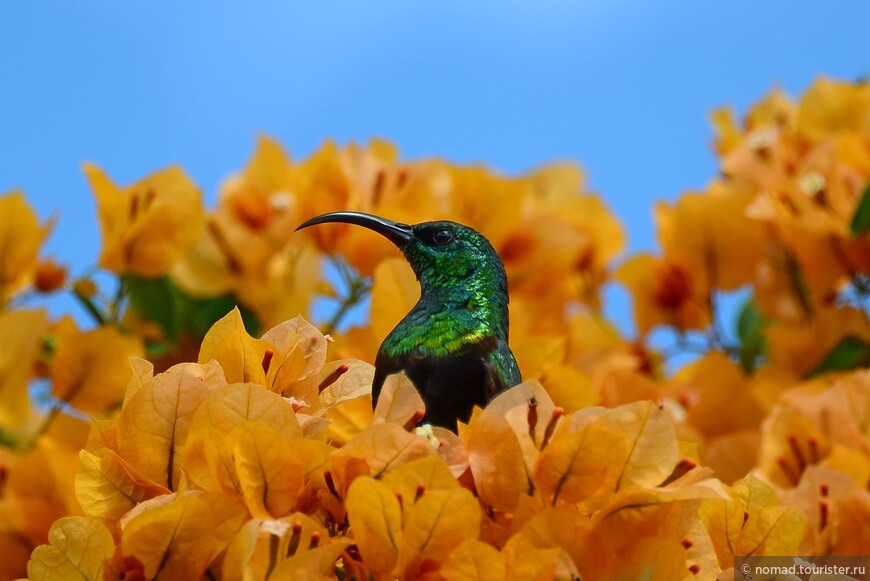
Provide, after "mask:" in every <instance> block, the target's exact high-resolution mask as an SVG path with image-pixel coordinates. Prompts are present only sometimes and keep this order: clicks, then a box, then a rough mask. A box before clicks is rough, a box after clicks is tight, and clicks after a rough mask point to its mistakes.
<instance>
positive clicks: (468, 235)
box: [296, 212, 507, 294]
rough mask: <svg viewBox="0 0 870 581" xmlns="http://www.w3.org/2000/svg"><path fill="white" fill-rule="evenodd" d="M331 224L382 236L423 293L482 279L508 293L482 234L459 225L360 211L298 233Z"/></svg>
mask: <svg viewBox="0 0 870 581" xmlns="http://www.w3.org/2000/svg"><path fill="white" fill-rule="evenodd" d="M329 222H343V223H347V224H356V225H357V226H362V227H364V228H368V229H369V230H373V231H375V232H377V233H378V234H381V235H382V236H384V237H385V238H387V239H388V240H390V241H391V242H392V243H393V244H395V245H396V246H397V247H398V248H399V250H401V251H402V253H403V254H404V255H405V257H406V258H407V259H408V262H409V263H410V264H411V268H412V269H413V270H414V273H415V274H416V275H417V278H418V279H419V280H420V284H421V286H422V288H423V291H424V292H427V291H435V290H436V289H441V288H446V289H449V288H451V287H458V286H460V285H466V284H467V283H468V282H469V279H472V278H477V279H482V280H481V282H485V283H486V284H487V285H492V286H493V287H494V288H493V289H492V290H493V291H503V292H505V294H506V292H507V282H506V277H505V273H504V266H503V265H502V262H501V260H500V259H499V257H498V254H496V252H495V249H493V247H492V244H490V243H489V241H488V240H487V239H486V238H485V237H484V236H483V235H482V234H480V233H479V232H477V231H476V230H474V229H473V228H469V227H468V226H463V225H462V224H458V223H456V222H449V221H438V222H421V223H420V224H413V225H409V224H402V223H399V222H394V221H392V220H387V219H386V218H381V217H379V216H373V215H371V214H363V213H361V212H332V213H329V214H323V215H321V216H316V217H314V218H311V219H310V220H308V221H306V222H304V223H303V224H301V225H300V226H299V227H298V228H296V230H301V229H302V228H307V227H309V226H314V225H315V224H324V223H329Z"/></svg>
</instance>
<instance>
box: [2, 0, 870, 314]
mask: <svg viewBox="0 0 870 581" xmlns="http://www.w3.org/2000/svg"><path fill="white" fill-rule="evenodd" d="M714 4H715V5H714ZM868 23H870V3H868V2H866V1H842V2H828V3H816V2H813V3H810V2H798V1H794V0H792V1H778V0H770V1H767V0H765V1H758V0H755V1H749V0H732V1H731V2H721V3H711V2H697V0H695V1H690V0H673V1H669V2H641V1H638V0H635V1H630V0H610V1H605V0H586V1H580V0H578V1H575V2H568V1H555V0H553V1H547V0H540V1H535V2H532V1H529V0H526V1H523V2H519V1H502V2H496V1H489V0H475V1H472V2H468V1H466V2H459V1H452V0H442V1H438V2H414V1H409V0H404V1H401V0H387V1H378V2H362V1H355V2H353V1H345V2H336V1H328V0H320V1H303V2H286V1H285V2H281V1H254V2H228V1H210V2H205V1H191V2H172V3H170V2H163V1H157V2H148V3H133V2H123V1H113V2H110V1H108V0H104V1H94V2H5V3H3V5H2V7H0V55H2V56H0V78H2V79H3V83H4V86H3V90H2V91H0V131H2V139H0V192H4V191H7V190H9V189H12V188H15V187H18V188H21V189H23V190H24V191H25V193H26V194H27V195H28V197H29V199H30V200H31V202H32V203H33V204H34V205H35V206H36V207H37V208H38V210H39V212H40V215H41V216H43V217H44V216H47V215H48V214H49V213H51V212H58V213H59V215H60V222H59V224H58V226H57V228H56V230H55V233H54V235H53V236H52V238H51V240H50V241H49V243H48V245H47V249H48V253H49V254H53V255H55V256H57V257H58V258H60V259H62V260H63V261H65V262H68V263H70V264H72V266H73V271H80V270H81V269H83V268H84V267H86V266H87V265H89V264H91V263H93V262H94V260H95V257H96V255H97V252H98V249H99V233H98V228H97V226H96V218H95V213H94V202H93V199H92V197H91V194H90V191H89V189H88V187H87V184H86V183H85V180H84V177H83V175H82V173H81V170H80V166H81V163H82V162H84V161H94V162H96V163H98V164H100V165H101V166H103V167H104V168H105V169H106V170H107V171H109V173H110V175H112V176H113V177H114V178H115V179H116V180H118V181H120V182H122V183H126V182H129V181H132V180H135V179H137V178H139V177H141V176H143V175H145V174H147V173H149V172H151V171H153V170H155V169H158V168H160V167H163V166H165V165H168V164H171V163H180V164H181V165H182V166H184V168H185V169H186V170H187V171H188V172H189V173H190V174H191V175H192V176H193V178H194V179H195V180H196V181H197V183H198V184H199V185H200V186H201V187H202V188H203V189H204V191H205V193H206V199H207V200H208V201H209V202H212V201H213V200H214V197H215V191H216V188H217V185H218V184H219V183H220V181H221V180H222V179H223V178H224V177H225V176H226V175H227V174H228V173H230V172H232V171H234V170H235V169H237V168H239V167H241V166H242V165H243V164H244V163H245V162H246V160H247V158H248V156H249V155H250V153H251V151H252V147H253V140H254V138H255V136H256V135H257V134H258V133H262V132H265V133H269V134H271V135H273V136H275V137H277V138H278V139H279V140H281V141H282V142H283V143H284V144H285V146H287V148H288V149H289V150H290V151H291V152H292V154H293V155H294V156H297V157H302V156H305V155H307V154H308V153H310V152H311V151H312V150H314V149H315V148H317V147H318V146H319V144H321V143H322V142H323V140H325V139H327V138H335V139H337V140H338V141H340V142H347V141H349V140H356V141H365V140H367V139H368V138H370V137H385V138H388V139H391V140H393V141H394V142H395V143H397V144H398V145H399V146H400V148H401V150H402V152H403V155H404V156H405V157H407V158H414V157H420V156H431V155H438V156H442V157H445V158H447V159H450V160H453V161H456V162H484V163H487V164H489V165H491V166H492V167H494V168H496V169H498V170H501V171H504V172H508V173H516V172H521V171H524V170H527V169H530V168H532V167H534V166H536V165H539V164H541V163H544V162H548V161H554V160H572V161H576V162H578V163H580V164H581V165H582V166H583V168H584V169H585V171H586V173H587V176H588V179H589V183H590V184H591V187H592V188H593V189H594V190H595V191H597V192H599V193H600V194H601V195H602V196H603V197H604V198H605V199H606V201H607V203H608V204H609V206H610V207H611V208H612V209H613V211H614V212H615V213H616V214H617V215H618V216H619V218H620V219H621V220H622V222H623V223H624V224H625V226H626V229H627V230H628V232H629V235H630V248H631V249H632V250H638V249H648V248H652V247H653V245H654V227H653V224H652V220H651V218H650V212H651V208H652V206H653V204H654V203H655V201H657V200H659V199H674V198H675V197H676V196H678V195H679V194H680V192H682V191H684V190H686V189H690V188H699V187H702V186H703V185H704V184H705V183H706V182H707V181H708V180H709V179H710V178H711V177H712V176H713V175H714V174H715V172H716V166H715V161H714V159H713V156H712V155H711V153H710V149H709V143H710V140H711V135H712V134H711V129H710V126H709V123H708V120H707V115H708V113H709V111H710V110H711V109H712V108H714V107H717V106H719V105H723V104H727V105H731V106H733V107H735V108H736V109H737V110H738V111H743V110H745V108H746V107H747V106H748V105H749V104H750V103H752V102H753V101H755V100H756V99H758V98H759V97H761V96H762V95H763V94H764V93H766V92H767V91H768V90H770V88H772V87H774V86H781V87H784V88H785V89H786V90H787V91H788V92H790V93H791V94H793V95H795V94H799V93H800V92H802V91H803V90H804V89H805V88H806V87H807V86H808V85H809V84H810V83H811V81H812V80H813V79H814V78H816V77H817V76H819V75H823V74H824V75H829V76H834V77H839V78H845V79H854V78H857V77H860V76H867V75H870V61H868V55H870V41H868V38H870V35H868V26H867V24H868ZM611 310H612V315H613V316H614V318H615V319H617V320H619V321H622V322H625V321H627V320H628V317H629V312H628V305H627V304H626V303H625V301H624V298H621V297H619V296H616V295H614V299H613V305H612V309H611Z"/></svg>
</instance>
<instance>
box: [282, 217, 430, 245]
mask: <svg viewBox="0 0 870 581" xmlns="http://www.w3.org/2000/svg"><path fill="white" fill-rule="evenodd" d="M330 222H343V223H345V224H356V225H357V226H362V227H363V228H368V229H369V230H373V231H375V232H377V233H378V234H380V235H381V236H384V237H385V238H387V239H388V240H389V241H390V242H392V243H393V244H395V245H396V246H398V247H399V248H401V247H402V246H404V245H405V243H406V242H408V241H409V240H411V239H412V238H414V231H413V230H412V229H411V227H410V226H409V225H407V224H402V223H400V222H393V221H392V220H387V219H386V218H381V217H380V216H374V215H372V214H364V213H362V212H330V213H329V214H321V215H320V216H315V217H314V218H311V219H310V220H306V221H305V222H303V223H302V224H300V225H299V226H297V227H296V231H299V230H302V229H303V228H308V227H309V226H314V225H316V224H327V223H330Z"/></svg>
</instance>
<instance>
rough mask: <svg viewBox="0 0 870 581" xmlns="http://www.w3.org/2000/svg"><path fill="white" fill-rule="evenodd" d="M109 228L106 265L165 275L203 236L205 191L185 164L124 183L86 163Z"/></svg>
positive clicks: (104, 227) (102, 257)
mask: <svg viewBox="0 0 870 581" xmlns="http://www.w3.org/2000/svg"><path fill="white" fill-rule="evenodd" d="M84 171H85V175H86V176H87V178H88V181H89V182H90V184H91V188H92V189H93V191H94V195H95V196H96V198H97V209H98V213H99V217H100V225H101V227H102V232H103V250H102V253H101V254H100V266H102V267H103V268H106V269H108V270H111V271H112V272H115V273H117V274H127V273H132V274H136V275H139V276H143V277H151V278H153V277H158V276H161V275H163V274H165V273H166V272H167V271H168V270H169V269H170V268H171V267H172V266H173V265H174V264H175V263H176V262H177V261H178V260H179V259H180V258H181V257H182V256H184V255H185V254H186V253H187V252H188V251H189V250H190V249H191V248H192V247H193V245H194V244H196V241H197V240H198V239H199V236H200V231H201V230H202V224H203V211H202V206H201V201H200V192H199V189H198V188H197V187H196V185H195V184H194V183H193V182H192V181H191V180H190V178H189V177H188V176H187V174H185V173H184V171H183V170H182V169H181V168H179V167H170V168H167V169H164V170H161V171H159V172H156V173H153V174H151V175H150V176H148V177H146V178H144V179H142V180H140V181H138V182H136V183H135V184H133V185H131V186H128V187H126V188H119V187H118V186H116V185H115V184H114V183H112V181H111V180H110V179H109V176H108V175H106V173H105V172H103V170H101V169H100V168H98V167H97V166H95V165H91V164H86V165H85V167H84Z"/></svg>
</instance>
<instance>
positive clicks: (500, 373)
mask: <svg viewBox="0 0 870 581" xmlns="http://www.w3.org/2000/svg"><path fill="white" fill-rule="evenodd" d="M486 365H487V366H488V367H489V368H490V373H488V374H487V377H488V380H487V382H486V385H485V386H484V389H485V390H486V400H487V401H490V400H492V398H494V397H495V396H497V395H498V394H499V393H501V392H503V391H504V390H506V389H509V388H511V387H513V386H515V385H517V384H519V383H520V382H521V381H522V376H520V368H519V367H518V366H517V361H516V359H514V354H513V353H511V350H510V347H508V345H507V343H505V342H504V341H502V340H501V339H499V340H498V343H497V344H496V347H495V349H493V350H492V351H490V352H489V354H488V355H487V357H486Z"/></svg>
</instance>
